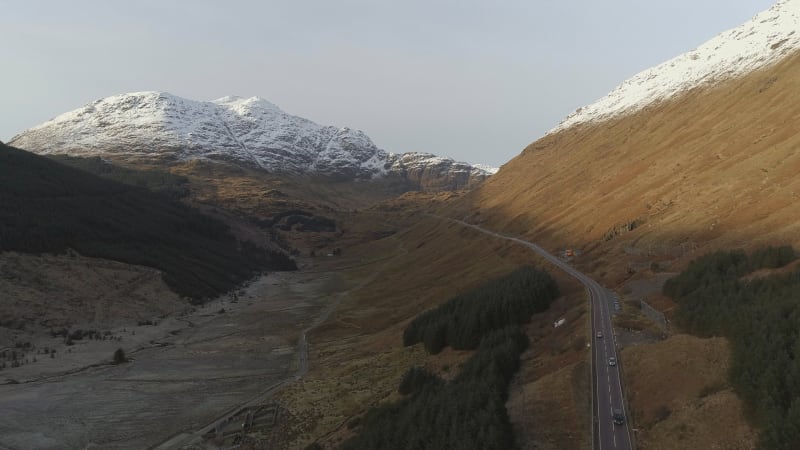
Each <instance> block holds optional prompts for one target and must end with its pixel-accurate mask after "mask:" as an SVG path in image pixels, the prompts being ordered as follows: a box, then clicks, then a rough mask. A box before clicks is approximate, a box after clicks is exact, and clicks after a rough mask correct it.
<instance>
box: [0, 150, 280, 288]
mask: <svg viewBox="0 0 800 450" xmlns="http://www.w3.org/2000/svg"><path fill="white" fill-rule="evenodd" d="M0 204H2V205H3V208H2V209H0V251H19V252H26V253H42V252H55V253H59V252H63V251H65V250H67V249H73V250H75V251H77V252H79V253H81V254H83V255H85V256H92V257H98V258H106V259H113V260H117V261H122V262H126V263H129V264H137V265H144V266H150V267H154V268H157V269H159V270H161V271H162V272H163V277H164V281H166V283H167V284H168V285H169V286H170V287H171V288H172V289H174V290H175V291H176V292H178V293H179V294H181V295H183V296H188V297H192V298H194V299H203V298H208V297H211V296H214V295H217V294H219V293H222V292H225V291H227V290H229V289H231V288H233V287H234V286H236V285H237V284H238V283H241V282H242V281H244V280H246V279H248V278H249V277H251V276H252V275H253V274H254V273H256V272H258V271H263V270H267V269H278V270H286V269H294V268H295V265H294V262H293V261H291V260H290V259H289V258H287V257H286V256H285V255H283V254H280V253H276V252H269V251H266V250H263V249H260V248H257V247H255V246H254V245H252V244H249V243H248V242H237V240H236V239H235V238H234V237H233V236H232V235H230V233H229V232H228V229H227V226H226V225H224V224H223V223H222V222H220V221H218V220H216V219H212V218H210V217H207V216H205V215H203V214H201V213H200V212H198V211H196V210H194V209H192V208H190V207H188V206H185V205H183V204H181V203H178V202H176V201H174V200H171V199H170V198H168V197H166V196H164V195H159V194H156V193H153V192H150V191H148V190H146V189H144V188H139V187H135V186H131V185H126V184H121V183H117V182H113V181H111V180H107V179H103V178H99V177H97V176H94V175H92V174H89V173H87V172H83V171H81V170H77V169H74V168H71V167H67V166H64V165H62V164H59V163H56V162H54V161H51V160H49V159H46V158H44V157H41V156H36V155H34V154H31V153H27V152H24V151H22V150H18V149H16V148H13V147H9V146H6V145H2V146H0Z"/></svg>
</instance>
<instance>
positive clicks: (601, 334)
mask: <svg viewBox="0 0 800 450" xmlns="http://www.w3.org/2000/svg"><path fill="white" fill-rule="evenodd" d="M597 339H603V332H602V331H598V332H597Z"/></svg>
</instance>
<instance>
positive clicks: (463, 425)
mask: <svg viewBox="0 0 800 450" xmlns="http://www.w3.org/2000/svg"><path fill="white" fill-rule="evenodd" d="M558 296H559V291H558V286H557V284H556V283H555V281H554V280H553V279H552V278H551V277H550V276H549V275H548V274H547V272H543V271H539V270H536V269H532V268H529V267H525V268H521V269H519V270H517V271H515V272H513V273H512V274H510V275H508V276H506V277H504V278H501V279H498V280H495V281H492V282H489V283H486V284H484V285H482V286H480V287H478V288H477V289H474V290H472V291H470V292H467V293H465V294H462V295H460V296H457V297H455V298H453V299H451V300H449V301H448V302H446V303H444V304H443V305H441V306H439V307H438V308H435V309H433V310H430V311H428V312H426V313H423V314H422V315H420V316H419V317H417V319H415V320H414V321H413V322H412V323H411V324H410V325H409V326H408V328H407V329H406V333H405V335H404V341H405V345H413V344H414V343H417V342H422V341H424V337H425V336H428V335H430V334H431V333H433V334H435V335H437V336H440V338H437V339H440V341H437V343H442V345H441V346H439V345H437V346H434V347H433V348H429V347H428V344H427V343H426V344H425V346H426V348H427V349H428V351H429V352H430V353H437V352H438V351H441V349H442V348H443V347H444V346H447V345H452V346H454V347H456V346H457V348H462V349H474V350H476V351H475V353H474V354H473V355H472V357H470V358H469V359H468V360H467V361H466V362H465V363H464V364H463V365H462V367H461V369H460V372H459V373H458V375H457V376H456V377H455V378H454V379H453V380H451V381H444V380H442V379H441V378H439V377H438V376H437V375H436V374H433V373H431V372H429V371H427V370H426V369H424V368H421V367H412V368H410V369H409V370H408V371H407V372H406V374H405V375H404V376H403V379H402V381H401V382H400V386H399V389H398V390H399V392H400V393H401V394H403V395H404V398H403V399H402V400H401V401H399V402H396V403H390V404H386V405H383V406H380V407H378V408H374V409H372V410H370V411H369V412H368V413H367V414H366V415H365V417H364V418H363V420H361V422H360V428H359V429H358V430H357V431H358V433H357V435H356V436H355V437H353V438H351V439H350V440H348V441H346V442H345V443H344V444H343V445H342V446H341V448H342V449H365V448H369V449H431V448H446V449H504V450H505V449H513V448H516V444H515V441H514V433H513V430H512V426H511V423H510V421H509V418H508V414H507V412H506V407H505V403H506V400H507V399H508V386H509V384H510V382H511V378H512V377H513V376H514V373H515V372H516V371H517V369H519V356H520V354H521V353H522V352H523V351H525V349H526V348H527V347H528V337H527V335H526V334H525V333H524V331H523V330H522V328H521V327H520V324H522V323H525V322H528V321H529V320H530V317H531V315H532V314H534V313H536V312H541V311H544V310H546V309H547V308H548V307H549V305H550V303H552V301H553V300H555V299H556V298H557V297H558ZM432 350H435V351H432Z"/></svg>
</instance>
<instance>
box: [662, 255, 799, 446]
mask: <svg viewBox="0 0 800 450" xmlns="http://www.w3.org/2000/svg"><path fill="white" fill-rule="evenodd" d="M794 259H795V252H794V250H793V249H792V248H791V247H780V248H767V249H762V250H760V251H758V252H755V253H753V254H751V255H747V254H746V253H745V252H743V251H731V252H716V253H712V254H709V255H706V256H703V257H701V258H699V259H697V260H695V261H693V262H692V263H691V264H690V265H689V267H688V268H687V269H686V270H685V271H683V272H681V274H680V275H678V276H677V277H675V278H672V279H670V280H669V281H668V282H667V283H666V284H665V285H664V292H665V293H666V294H668V295H670V296H671V297H673V298H675V299H676V300H677V301H678V303H679V305H680V307H679V309H678V313H677V314H676V317H675V318H676V320H677V321H678V322H679V323H680V324H681V325H682V326H683V327H685V328H686V329H687V330H689V331H690V332H692V333H695V334H698V335H703V336H714V335H722V336H725V337H727V338H728V339H730V341H731V342H732V349H733V364H732V366H731V371H730V378H731V381H732V382H733V384H734V386H735V387H736V390H737V392H738V394H739V395H740V396H741V397H742V399H743V400H744V402H745V404H746V405H747V407H748V410H749V412H750V414H751V417H752V418H753V419H754V421H755V423H756V424H757V425H758V427H759V428H760V429H761V431H762V433H761V438H760V441H761V442H760V444H761V448H765V449H773V448H774V449H778V448H794V447H795V446H796V445H797V442H798V441H800V399H798V396H797V393H798V392H800V358H798V355H800V305H798V302H797V291H798V289H800V271H797V270H792V271H783V272H782V273H779V274H772V275H770V276H757V277H748V276H747V275H750V274H753V272H754V271H757V270H758V269H763V268H767V269H774V268H779V267H783V266H785V265H786V264H788V263H789V262H791V261H793V260H794Z"/></svg>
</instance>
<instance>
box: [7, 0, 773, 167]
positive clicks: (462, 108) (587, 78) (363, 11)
mask: <svg viewBox="0 0 800 450" xmlns="http://www.w3.org/2000/svg"><path fill="white" fill-rule="evenodd" d="M772 3H773V0H671V1H669V2H651V1H644V0H609V1H597V0H563V1H535V0H519V1H517V0H514V1H488V0H482V1H477V0H447V1H437V0H425V1H422V0H402V1H384V0H313V1H312V0H306V1H304V0H285V1H278V0H270V1H243V0H227V1H224V2H223V1H218V0H217V1H207V0H194V1H188V0H187V1H178V0H174V1H168V0H137V1H130V0H128V1H124V2H123V1H117V0H98V1H92V0H73V1H69V2H67V1H61V0H47V1H45V0H39V1H37V0H30V1H20V0H0V11H2V14H1V15H0V61H2V70H0V140H3V141H8V140H9V139H10V138H11V137H12V136H14V135H15V134H17V133H19V132H21V131H23V130H24V129H26V128H28V127H31V126H34V125H36V124H38V123H41V122H44V121H46V120H48V119H50V118H52V117H54V116H56V115H58V114H60V113H62V112H66V111H69V110H72V109H75V108H78V107H80V106H82V105H84V104H86V103H88V102H90V101H93V100H96V99H98V98H102V97H106V96H109V95H114V94H121V93H124V92H134V91H150V90H153V91H166V92H170V93H172V94H175V95H179V96H182V97H186V98H190V99H195V100H213V99H215V98H219V97H222V96H225V95H240V96H244V97H250V96H259V97H262V98H265V99H267V100H270V101H271V102H273V103H275V104H277V105H278V106H280V107H281V108H282V109H283V110H284V111H286V112H288V113H290V114H295V115H298V116H302V117H306V118H308V119H311V120H313V121H315V122H317V123H320V124H322V125H336V126H349V127H351V128H358V129H361V130H363V131H364V132H365V133H367V135H369V136H370V137H371V138H372V139H373V140H374V141H375V143H376V144H377V145H378V146H379V147H381V148H384V149H386V150H388V151H393V152H407V151H423V152H430V153H435V154H438V155H443V156H450V157H453V158H455V159H458V160H463V161H468V162H472V163H485V164H491V165H495V166H499V165H501V164H503V163H505V162H506V161H508V160H509V159H511V158H513V157H514V156H515V155H517V154H518V153H519V152H520V151H521V150H522V149H523V148H524V147H525V146H526V145H527V144H529V143H531V142H533V141H534V140H536V139H537V138H539V137H541V136H542V135H543V134H544V133H546V132H547V130H549V129H550V128H552V127H554V126H555V125H557V124H558V122H560V121H561V119H563V118H564V117H565V116H566V115H567V114H568V113H570V112H571V111H573V110H574V109H576V108H577V107H579V106H582V105H585V104H588V103H591V102H593V101H594V100H596V99H598V98H600V97H602V96H603V95H605V94H606V93H608V92H609V91H610V90H611V89H613V88H614V87H615V86H616V85H618V84H619V83H621V82H622V81H624V80H625V79H626V78H629V77H630V76H632V75H634V74H636V73H637V72H639V71H641V70H644V69H646V68H648V67H651V66H654V65H656V64H658V63H660V62H663V61H665V60H667V59H670V58H672V57H674V56H677V55H678V54H680V53H683V52H686V51H688V50H691V49H693V48H695V47H697V46H698V45H700V44H702V43H703V42H705V41H706V40H708V39H709V38H711V37H713V36H714V35H716V34H718V33H719V32H721V31H724V30H727V29H729V28H733V27H735V26H737V25H739V24H740V23H742V22H745V21H746V20H748V19H750V18H751V17H752V16H754V15H755V14H756V13H758V12H760V11H762V10H765V9H767V8H769V6H770V5H771V4H772Z"/></svg>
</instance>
